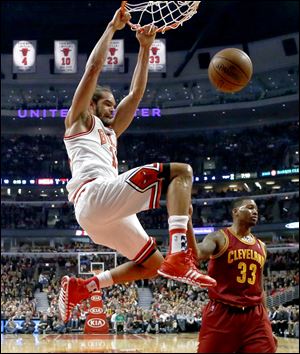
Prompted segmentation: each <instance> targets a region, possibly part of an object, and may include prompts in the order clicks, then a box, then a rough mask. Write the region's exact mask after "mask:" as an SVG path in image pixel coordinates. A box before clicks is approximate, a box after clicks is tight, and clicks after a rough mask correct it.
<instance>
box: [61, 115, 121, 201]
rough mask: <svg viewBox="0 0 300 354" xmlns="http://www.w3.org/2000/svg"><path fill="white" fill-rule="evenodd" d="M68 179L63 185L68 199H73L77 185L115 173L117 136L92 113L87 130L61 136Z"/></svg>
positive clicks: (115, 174)
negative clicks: (69, 172) (70, 176)
mask: <svg viewBox="0 0 300 354" xmlns="http://www.w3.org/2000/svg"><path fill="white" fill-rule="evenodd" d="M64 143H65V146H66V149H67V153H68V157H69V162H70V168H71V172H72V178H71V179H70V181H69V182H68V184H67V190H68V192H69V200H70V201H72V200H73V196H74V193H75V191H76V190H77V189H78V188H79V187H80V185H81V184H82V183H84V182H86V181H89V180H91V179H95V178H98V177H100V176H102V177H103V178H105V179H106V178H115V177H117V176H118V160H117V137H116V134H115V132H114V130H113V129H110V128H106V127H105V126H104V125H103V123H102V121H101V120H100V119H99V118H97V117H95V116H93V124H92V127H91V129H90V130H89V131H87V132H83V133H79V134H75V135H71V136H65V137H64Z"/></svg>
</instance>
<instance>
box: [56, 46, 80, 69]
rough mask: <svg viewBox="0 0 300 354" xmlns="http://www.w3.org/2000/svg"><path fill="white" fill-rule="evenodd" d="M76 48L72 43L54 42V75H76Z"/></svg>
mask: <svg viewBox="0 0 300 354" xmlns="http://www.w3.org/2000/svg"><path fill="white" fill-rule="evenodd" d="M77 48H78V43H77V41H76V40H74V41H69V40H68V41H67V40H64V41H54V73H55V74H75V73H77Z"/></svg>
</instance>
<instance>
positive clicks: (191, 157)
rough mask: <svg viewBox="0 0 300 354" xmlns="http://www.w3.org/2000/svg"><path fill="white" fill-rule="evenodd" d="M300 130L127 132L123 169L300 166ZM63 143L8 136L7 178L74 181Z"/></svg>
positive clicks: (217, 170) (222, 170)
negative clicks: (162, 164)
mask: <svg viewBox="0 0 300 354" xmlns="http://www.w3.org/2000/svg"><path fill="white" fill-rule="evenodd" d="M298 132H299V124H298V122H288V123H281V124H276V125H269V126H261V127H255V128H244V129H239V130H234V129H233V130H232V129H231V130H215V131H212V132H210V131H201V132H197V133H193V134H191V133H189V135H188V136H187V135H186V134H181V135H179V136H175V135H169V136H168V135H163V134H143V135H142V136H140V135H134V134H129V133H127V134H124V135H122V136H121V137H120V139H119V146H118V159H119V169H120V170H121V171H122V170H126V169H131V168H133V167H136V166H140V165H144V164H147V163H153V162H166V161H179V162H186V163H190V164H191V165H192V166H193V169H194V174H195V175H197V174H198V175H201V174H203V173H204V172H205V171H208V172H209V173H211V174H213V175H214V174H216V175H222V174H226V173H241V172H249V171H253V172H259V171H270V170H272V169H275V170H278V169H285V168H292V167H297V166H299V158H298V156H297V155H296V154H294V151H293V150H291V147H293V146H297V144H298ZM62 134H63V132H62ZM62 139H63V136H62V135H61V136H43V135H39V136H24V135H21V136H15V135H14V136H13V137H12V136H2V137H1V146H2V149H1V168H2V176H3V177H6V178H9V177H12V178H30V177H36V178H38V177H57V178H58V177H64V178H69V177H70V170H69V164H68V158H67V154H66V151H65V147H64V145H63V140H62ZM53 146H55V149H53ZM174 146H176V149H174ZM207 158H210V159H209V160H207ZM121 171H120V172H121Z"/></svg>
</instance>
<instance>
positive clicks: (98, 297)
mask: <svg viewBox="0 0 300 354" xmlns="http://www.w3.org/2000/svg"><path fill="white" fill-rule="evenodd" d="M91 300H92V301H101V300H102V298H101V296H99V295H93V296H91Z"/></svg>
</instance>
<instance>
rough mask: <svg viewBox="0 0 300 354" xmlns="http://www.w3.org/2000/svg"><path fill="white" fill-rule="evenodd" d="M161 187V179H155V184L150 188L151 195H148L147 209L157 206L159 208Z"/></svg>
mask: <svg viewBox="0 0 300 354" xmlns="http://www.w3.org/2000/svg"><path fill="white" fill-rule="evenodd" d="M161 189H162V181H157V183H156V184H155V186H153V187H152V189H151V197H150V203H149V209H157V208H159V201H160V196H161Z"/></svg>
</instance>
